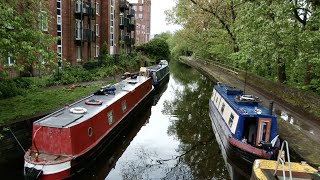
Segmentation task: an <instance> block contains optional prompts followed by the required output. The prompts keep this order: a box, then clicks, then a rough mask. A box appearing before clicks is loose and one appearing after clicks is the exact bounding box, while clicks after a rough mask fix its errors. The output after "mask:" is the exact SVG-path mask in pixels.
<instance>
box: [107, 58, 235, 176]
mask: <svg viewBox="0 0 320 180" xmlns="http://www.w3.org/2000/svg"><path fill="white" fill-rule="evenodd" d="M170 70H171V76H170V81H169V83H168V85H167V87H165V88H164V93H163V94H162V96H161V97H160V99H159V100H158V103H157V104H156V105H155V106H153V107H152V109H151V116H150V119H149V123H148V124H147V125H146V126H144V127H143V128H141V130H140V131H139V133H138V134H137V136H136V137H135V138H134V139H133V141H132V142H131V144H130V146H129V147H128V148H127V149H126V151H125V152H124V153H123V155H122V157H121V158H120V159H119V160H118V162H117V164H116V166H115V168H114V169H113V170H112V171H111V172H110V174H109V175H108V177H107V178H106V179H230V178H229V174H228V171H227V168H226V166H225V163H224V160H223V157H222V156H221V152H220V149H219V146H218V144H217V143H216V141H215V137H214V134H213V131H212V128H211V123H210V119H209V116H208V100H209V97H210V94H211V91H212V87H213V84H212V82H211V81H210V80H208V79H207V78H205V77H204V76H201V75H200V74H199V73H198V72H196V71H195V70H193V69H191V68H188V67H186V66H184V65H177V64H173V65H172V64H171V65H170Z"/></svg>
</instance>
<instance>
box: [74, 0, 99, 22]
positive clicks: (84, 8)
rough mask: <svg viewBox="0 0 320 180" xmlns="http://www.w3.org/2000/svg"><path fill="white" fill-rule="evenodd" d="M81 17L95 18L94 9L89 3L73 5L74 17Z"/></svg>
mask: <svg viewBox="0 0 320 180" xmlns="http://www.w3.org/2000/svg"><path fill="white" fill-rule="evenodd" d="M81 16H88V17H90V18H91V19H95V18H96V9H95V8H93V6H91V4H89V3H82V4H81V3H76V4H75V17H76V19H81Z"/></svg>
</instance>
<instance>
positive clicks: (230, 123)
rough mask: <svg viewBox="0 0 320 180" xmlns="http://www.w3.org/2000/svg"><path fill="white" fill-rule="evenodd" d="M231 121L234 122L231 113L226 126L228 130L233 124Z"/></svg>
mask: <svg viewBox="0 0 320 180" xmlns="http://www.w3.org/2000/svg"><path fill="white" fill-rule="evenodd" d="M233 120H234V115H233V114H232V113H231V114H230V118H229V122H228V125H229V127H230V128H231V126H232V124H233Z"/></svg>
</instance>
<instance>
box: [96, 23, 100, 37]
mask: <svg viewBox="0 0 320 180" xmlns="http://www.w3.org/2000/svg"><path fill="white" fill-rule="evenodd" d="M99 34H100V32H99V24H96V36H99Z"/></svg>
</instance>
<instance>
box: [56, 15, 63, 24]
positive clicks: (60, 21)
mask: <svg viewBox="0 0 320 180" xmlns="http://www.w3.org/2000/svg"><path fill="white" fill-rule="evenodd" d="M61 23H62V20H61V15H57V24H58V25H61Z"/></svg>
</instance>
